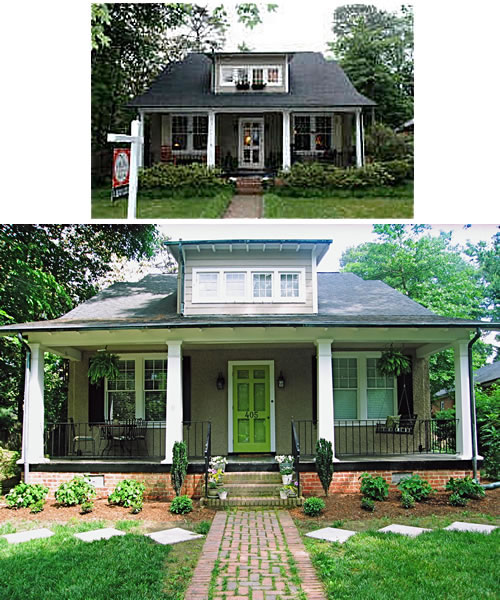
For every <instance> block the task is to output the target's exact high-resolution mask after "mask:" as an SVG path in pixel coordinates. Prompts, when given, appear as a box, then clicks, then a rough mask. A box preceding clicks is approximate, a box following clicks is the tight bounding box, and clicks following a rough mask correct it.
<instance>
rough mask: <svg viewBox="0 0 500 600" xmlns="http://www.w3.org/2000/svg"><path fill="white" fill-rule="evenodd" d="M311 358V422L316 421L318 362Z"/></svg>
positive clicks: (313, 357)
mask: <svg viewBox="0 0 500 600" xmlns="http://www.w3.org/2000/svg"><path fill="white" fill-rule="evenodd" d="M311 358H312V420H313V421H314V422H315V423H316V421H317V420H318V361H317V358H316V356H315V355H314V354H313V356H312V357H311Z"/></svg>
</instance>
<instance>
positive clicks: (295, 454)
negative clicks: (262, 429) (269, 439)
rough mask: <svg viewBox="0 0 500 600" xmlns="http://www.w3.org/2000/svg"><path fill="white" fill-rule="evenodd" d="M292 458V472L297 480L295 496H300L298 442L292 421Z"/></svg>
mask: <svg viewBox="0 0 500 600" xmlns="http://www.w3.org/2000/svg"><path fill="white" fill-rule="evenodd" d="M292 456H293V470H294V471H295V479H296V480H297V496H300V470H299V465H300V442H299V436H298V434H297V429H296V427H295V423H294V421H293V419H292Z"/></svg>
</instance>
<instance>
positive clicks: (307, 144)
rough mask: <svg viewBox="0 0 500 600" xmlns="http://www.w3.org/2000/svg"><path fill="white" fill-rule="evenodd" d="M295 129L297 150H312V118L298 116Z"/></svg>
mask: <svg viewBox="0 0 500 600" xmlns="http://www.w3.org/2000/svg"><path fill="white" fill-rule="evenodd" d="M294 119H295V127H294V144H295V150H310V149H311V117H302V116H296V117H294Z"/></svg>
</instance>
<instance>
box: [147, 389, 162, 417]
mask: <svg viewBox="0 0 500 600" xmlns="http://www.w3.org/2000/svg"><path fill="white" fill-rule="evenodd" d="M144 402H145V417H146V421H164V420H165V418H166V414H167V395H166V392H165V391H161V392H160V391H158V392H145V393H144Z"/></svg>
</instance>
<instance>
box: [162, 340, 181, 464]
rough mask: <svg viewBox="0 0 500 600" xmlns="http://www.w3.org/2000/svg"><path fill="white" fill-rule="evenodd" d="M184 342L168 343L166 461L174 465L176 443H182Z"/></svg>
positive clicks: (164, 461)
mask: <svg viewBox="0 0 500 600" xmlns="http://www.w3.org/2000/svg"><path fill="white" fill-rule="evenodd" d="M181 345H182V342H180V341H172V342H167V349H168V361H167V411H166V412H167V415H166V425H165V460H162V461H161V462H162V463H164V464H172V450H173V447H174V443H175V442H182V352H181Z"/></svg>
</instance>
